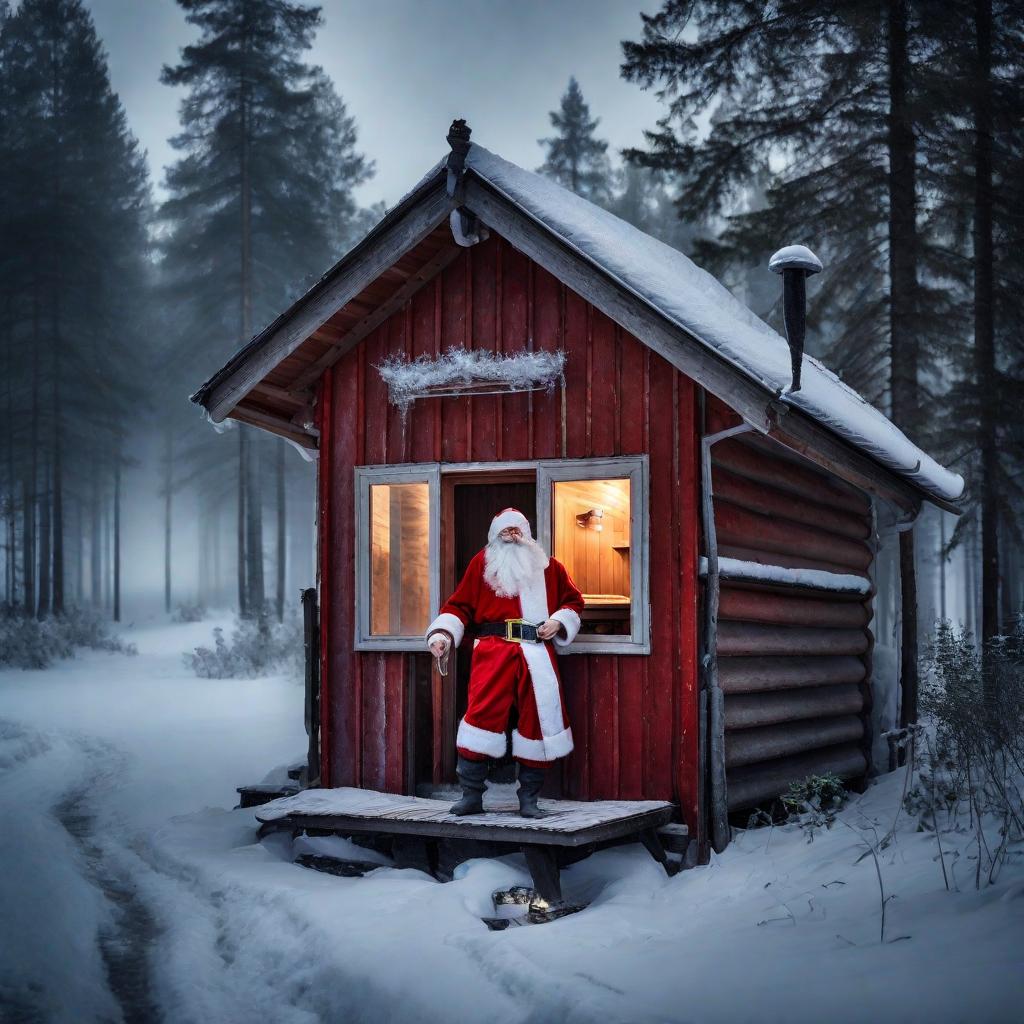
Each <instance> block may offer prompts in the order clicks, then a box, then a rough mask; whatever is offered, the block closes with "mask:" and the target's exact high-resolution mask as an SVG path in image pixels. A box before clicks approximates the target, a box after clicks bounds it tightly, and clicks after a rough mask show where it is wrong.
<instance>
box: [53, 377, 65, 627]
mask: <svg viewBox="0 0 1024 1024" xmlns="http://www.w3.org/2000/svg"><path fill="white" fill-rule="evenodd" d="M56 372H57V368H56V366H54V375H55V376H54V386H53V479H52V481H51V484H50V486H51V489H52V493H53V611H54V614H55V615H60V614H62V613H63V611H64V482H63V479H62V474H63V468H62V465H63V464H62V451H61V449H62V439H61V428H60V394H59V391H58V387H57V384H56Z"/></svg>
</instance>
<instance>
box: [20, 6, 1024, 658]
mask: <svg viewBox="0 0 1024 1024" xmlns="http://www.w3.org/2000/svg"><path fill="white" fill-rule="evenodd" d="M143 6H145V5H143ZM161 6H162V10H163V14H162V15H161V16H162V17H166V5H161ZM332 6H333V5H328V6H327V8H326V9H325V10H321V9H320V8H317V7H314V6H312V5H308V4H303V3H292V2H285V0H178V2H177V7H176V14H175V17H177V18H179V19H180V21H181V23H182V24H185V25H187V26H188V27H189V30H190V34H189V37H188V38H189V41H188V43H187V44H186V45H184V46H183V47H181V48H179V52H178V53H177V57H176V59H174V60H173V61H169V62H168V63H166V64H165V65H164V66H163V67H162V68H160V67H154V68H153V69H152V77H153V80H154V81H155V80H159V81H160V82H162V83H163V85H162V88H166V89H168V90H172V91H173V93H174V94H175V95H176V97H177V99H178V103H179V108H178V126H177V130H176V131H175V132H174V133H173V135H172V136H171V137H170V138H169V140H168V141H169V147H170V148H169V149H168V153H169V154H170V155H169V162H168V163H167V165H166V166H165V167H163V168H159V167H153V166H151V164H150V162H149V161H148V160H147V157H146V154H145V153H144V152H143V151H142V149H141V147H140V145H139V142H138V140H137V135H136V129H137V128H138V126H133V125H132V124H131V123H129V120H128V117H127V115H126V112H125V106H124V104H123V103H122V100H121V98H119V97H118V95H116V94H115V93H114V91H113V89H112V86H111V80H110V69H109V67H108V55H107V51H106V49H105V47H104V44H103V40H102V39H101V38H99V36H98V34H97V29H96V25H95V22H94V19H93V14H92V12H91V10H90V7H89V5H88V4H87V3H85V2H84V0H22V2H21V3H19V4H11V3H7V2H4V0H0V425H2V426H0V571H2V574H3V575H2V579H0V607H2V609H3V614H4V615H6V616H8V617H18V618H24V617H30V618H34V619H42V620H45V619H48V618H50V617H52V616H59V615H62V614H64V613H66V612H67V611H69V610H70V609H71V608H75V607H79V608H81V607H92V608H95V609H99V610H100V611H102V612H103V613H105V614H109V615H110V616H112V617H113V618H114V619H116V620H121V619H123V618H125V616H131V615H134V614H137V613H138V611H139V610H140V609H142V608H143V607H148V606H150V605H152V604H153V603H154V602H155V601H160V602H161V603H162V604H163V607H164V608H165V610H167V611H172V610H173V609H175V608H176V607H179V606H181V607H199V606H211V607H212V606H217V607H226V606H233V607H235V608H237V609H238V611H239V613H240V614H241V615H242V616H243V617H248V618H253V617H260V616H267V617H276V618H279V619H280V618H283V617H285V616H286V615H288V614H289V613H290V612H293V611H294V610H295V609H296V608H297V604H298V593H299V589H300V587H302V586H307V585H310V584H311V583H312V582H313V558H312V556H313V539H312V532H313V500H312V499H313V482H314V469H313V467H312V466H311V465H310V464H309V463H307V462H305V461H303V459H302V458H301V457H300V455H299V454H298V453H297V452H296V451H294V450H292V449H291V448H290V447H289V446H288V445H287V444H286V442H283V441H280V440H277V439H274V438H270V437H268V436H266V435H264V434H262V433H260V432H258V431H254V430H252V429H250V428H248V427H238V426H235V427H233V428H232V429H229V430H225V431H223V432H221V433H215V432H214V431H213V429H212V428H211V426H210V425H209V424H208V423H206V422H205V421H204V420H203V419H202V417H201V416H200V415H199V413H198V412H197V410H196V407H194V406H192V405H190V403H189V401H188V395H189V393H190V392H191V391H193V390H194V389H195V388H196V387H197V386H198V384H200V383H201V382H202V381H203V380H204V379H205V378H206V377H207V376H209V374H210V373H211V372H212V371H213V370H215V369H216V368H217V367H219V366H220V365H221V364H222V363H223V362H224V361H225V359H226V358H227V357H228V356H229V355H230V354H231V353H232V352H233V351H234V350H235V349H237V348H238V347H239V346H240V345H241V344H243V343H244V342H245V341H247V340H248V339H249V338H250V337H251V336H252V335H253V334H255V333H256V332H257V331H259V330H260V329H261V328H262V327H263V326H264V325H265V324H266V323H267V322H268V321H269V320H270V319H271V318H272V317H273V316H275V315H276V314H277V313H278V312H279V311H281V310H282V309H283V308H285V307H286V306H287V305H288V304H289V303H290V302H291V301H292V299H294V298H295V297H297V296H298V295H299V294H301V293H302V292H303V291H304V290H305V289H306V288H307V287H308V286H309V285H310V284H311V283H312V282H313V281H315V280H316V279H317V278H318V277H319V276H320V275H321V274H322V273H323V272H324V271H325V270H326V269H327V268H328V267H330V266H331V265H332V264H333V263H334V262H336V261H337V260H338V259H339V258H340V257H341V255H343V254H344V252H345V251H346V250H347V249H348V248H350V247H351V245H352V244H354V243H355V242H356V241H357V240H358V239H359V238H360V237H361V236H362V235H363V234H365V232H366V231H367V230H368V229H369V228H370V227H371V226H372V225H373V224H374V223H375V222H376V220H378V219H379V218H380V217H381V216H382V215H383V213H384V212H385V205H384V203H382V202H374V201H373V200H372V199H368V195H369V194H372V193H369V192H368V190H369V189H370V188H371V187H372V183H373V181H374V176H375V173H378V172H379V166H378V162H377V161H375V156H376V154H374V153H370V152H366V151H365V150H364V147H363V146H362V144H361V143H360V138H361V136H360V130H359V126H358V125H357V124H356V121H355V118H354V117H353V116H352V115H351V114H350V113H349V111H348V109H347V107H346V104H345V101H344V98H343V97H342V96H340V95H339V93H338V90H337V89H336V87H335V85H334V83H333V82H332V81H331V79H330V78H329V77H328V75H327V73H326V72H325V71H324V70H323V68H322V67H319V66H317V65H316V64H315V63H313V61H312V60H311V59H310V50H311V47H312V46H313V45H314V44H315V41H316V38H317V33H318V32H322V31H324V29H325V25H327V24H328V23H329V21H330V20H331V19H332V18H334V17H339V18H340V17H341V16H342V15H341V13H340V12H338V13H337V14H335V13H334V12H333V10H332ZM426 6H427V7H429V5H426ZM617 6H618V7H619V8H623V7H624V8H627V9H628V13H629V15H630V21H631V24H632V25H633V32H632V35H630V36H628V37H626V38H624V40H623V42H622V44H621V48H620V49H619V52H618V54H617V56H616V58H615V63H612V62H611V61H609V68H608V74H609V75H613V76H618V77H619V80H620V82H621V83H622V84H623V85H625V86H628V87H629V88H630V89H633V90H635V91H636V94H637V96H638V97H641V96H642V97H644V98H645V99H644V105H643V106H640V105H639V104H638V106H637V108H636V109H637V110H638V111H640V110H643V111H645V112H650V119H649V121H648V122H647V123H645V124H644V125H643V126H642V127H643V128H644V130H643V132H642V133H635V135H636V141H635V143H634V144H631V145H622V146H618V147H616V146H613V145H612V144H611V143H610V142H609V140H608V138H607V136H606V134H605V132H604V130H603V129H604V124H603V123H602V119H601V111H600V110H597V109H596V108H595V109H593V110H592V109H591V105H590V104H589V103H588V102H587V99H586V98H585V96H584V93H583V90H582V88H581V85H580V83H579V82H578V81H577V80H576V78H575V77H573V76H574V73H575V72H576V71H577V68H576V67H574V54H573V52H572V48H571V47H570V48H567V49H565V50H564V52H563V53H562V56H561V59H562V60H563V61H564V68H563V69H562V75H561V80H562V81H564V82H565V83H567V84H566V85H565V86H564V91H563V92H562V95H561V96H560V97H559V95H558V94H557V93H554V94H552V96H551V97H550V100H549V104H548V106H549V107H550V108H553V109H545V108H544V107H543V106H538V107H537V109H536V111H535V121H536V128H535V136H536V138H537V139H538V140H539V142H538V145H537V148H536V153H535V158H534V163H533V164H532V166H534V167H536V168H537V169H539V170H540V171H541V172H542V173H544V174H547V175H549V176H551V177H552V178H554V179H556V180H557V181H559V182H560V183H561V184H563V185H565V186H566V187H567V188H571V189H573V190H574V191H576V192H578V193H580V194H581V195H584V196H585V197H587V198H588V199H591V200H592V201H594V202H597V203H599V204H601V205H603V206H605V207H607V208H608V209H610V210H612V211H613V212H614V213H616V214H617V215H618V216H620V217H622V218H624V219H625V220H627V221H630V222H631V223H633V224H635V225H636V226H637V227H639V228H641V229H642V230H644V231H647V232H649V233H650V234H653V235H655V236H656V237H659V238H661V239H662V240H663V241H665V242H667V243H668V244H670V245H673V246H675V247H676V248H678V249H680V250H681V251H683V252H685V253H687V254H688V255H691V256H692V257H693V258H694V259H695V260H696V262H697V263H698V264H699V265H701V266H704V267H705V268H706V269H708V270H710V271H711V272H712V273H715V274H716V275H718V276H720V277H721V278H722V280H724V281H725V282H726V283H727V284H728V285H729V286H730V287H731V288H732V289H733V290H734V292H735V293H736V294H737V295H738V296H739V297H740V298H741V299H742V300H743V301H745V302H746V303H748V304H749V305H750V306H751V308H752V309H754V310H755V312H757V313H759V314H760V315H762V316H764V317H765V318H766V319H768V320H769V321H770V322H772V323H773V324H775V325H776V326H777V327H780V328H781V309H780V298H781V296H780V289H779V286H778V279H777V278H775V277H774V276H773V275H771V274H770V273H768V272H767V260H768V257H769V255H770V254H771V253H772V252H773V251H774V250H775V249H776V248H778V247H779V246H781V245H783V244H787V243H790V242H804V243H806V244H808V245H810V246H811V247H812V248H813V249H815V251H816V252H817V253H818V255H819V256H820V257H821V258H822V260H823V262H824V263H825V268H826V269H825V272H824V273H823V274H822V275H820V277H819V278H816V279H814V281H813V283H812V285H811V287H810V296H809V300H810V309H809V332H808V348H809V350H810V351H811V352H813V353H814V354H816V355H818V356H820V357H821V358H822V359H823V360H824V361H825V362H826V363H827V364H828V365H829V366H831V367H832V368H833V369H835V370H836V371H837V372H838V373H839V374H840V375H841V376H842V377H843V378H844V379H845V380H846V381H848V382H849V383H850V384H851V386H853V387H854V388H856V389H857V390H859V391H860V392H861V393H862V394H864V395H865V396H866V397H867V398H868V399H869V400H870V401H872V402H874V403H875V404H876V405H878V406H879V408H881V409H882V410H883V411H884V412H886V413H887V414H888V415H890V416H891V417H892V418H893V419H894V420H895V421H896V422H897V423H898V424H899V425H900V426H901V427H902V428H903V429H904V430H905V431H906V432H907V433H908V434H909V435H910V436H911V438H913V439H914V440H915V441H916V442H917V443H919V444H920V445H922V446H923V447H925V448H926V449H928V450H929V451H931V452H934V453H935V454H936V456H937V457H938V458H939V459H940V460H941V461H943V462H944V463H945V464H946V465H948V466H950V467H951V468H953V469H955V470H956V471H958V472H960V473H962V474H964V476H965V478H966V479H967V490H966V492H965V499H964V507H965V514H964V515H963V516H962V517H960V518H959V519H957V518H956V517H953V516H950V515H948V514H945V513H940V512H938V511H937V510H934V509H929V510H928V511H927V512H926V513H925V514H924V515H923V516H922V518H921V520H919V523H918V526H917V528H916V530H915V531H914V540H911V539H910V535H909V534H904V535H903V538H904V539H903V540H902V543H901V550H900V553H899V564H896V562H895V560H893V561H892V564H888V563H883V564H881V565H880V566H879V571H880V573H882V574H883V575H886V574H888V576H889V578H890V579H891V580H892V581H897V580H898V579H902V581H903V584H902V585H903V587H904V596H905V597H907V596H908V594H907V590H906V588H907V586H908V584H912V585H913V589H914V590H915V591H916V600H917V602H918V605H919V612H920V613H919V617H918V622H919V627H920V629H921V630H922V632H927V631H930V630H931V628H932V627H933V626H934V623H935V622H936V620H938V619H945V618H950V619H953V620H954V621H958V622H961V623H963V624H964V625H965V626H966V628H967V629H968V630H970V631H972V632H974V633H976V634H978V635H983V636H986V637H988V636H992V635H994V634H996V633H998V632H999V631H1000V630H1001V629H1003V628H1005V627H1006V626H1007V624H1008V623H1009V622H1010V621H1011V620H1013V619H1014V618H1015V617H1016V616H1017V615H1019V614H1020V611H1021V609H1022V607H1024V567H1022V552H1024V542H1022V535H1021V531H1020V525H1021V524H1020V517H1021V513H1022V511H1024V491H1022V483H1024V480H1022V475H1021V474H1022V471H1024V417H1022V416H1021V414H1020V408H1021V403H1022V400H1024V331H1022V327H1024V324H1022V311H1024V244H1022V242H1024V237H1022V234H1024V102H1022V96H1024V11H1022V9H1021V8H1020V6H1019V5H1016V4H1013V3H1008V2H1007V3H1004V2H999V0H950V2H948V3H944V4H941V5H938V4H933V3H925V2H914V0H874V2H866V0H839V2H836V0H831V2H828V3H824V2H823V3H811V4H807V3H796V2H788V0H782V2H776V3H773V4H763V5H759V4H749V3H741V2H733V0H686V2H683V0H665V2H664V3H662V5H661V7H660V8H658V9H654V10H653V11H652V13H649V14H645V13H642V12H640V11H639V10H636V9H634V8H633V7H632V5H630V4H620V5H617ZM653 6H654V5H653V4H652V7H653ZM385 7H387V5H385ZM548 8H549V9H553V10H554V11H555V14H554V16H553V17H554V20H555V21H557V20H558V13H557V12H558V7H557V5H555V6H554V7H553V8H552V5H548ZM155 9H156V8H155V6H154V11H155ZM579 13H580V8H579V4H576V3H567V4H566V5H565V11H564V17H565V20H566V23H567V24H566V26H564V27H566V28H571V27H572V25H571V17H577V16H578V15H579ZM423 17H424V18H425V19H426V20H427V21H429V10H427V11H425V12H424V13H423ZM154 25H156V21H155V20H154ZM385 28H386V26H385ZM385 35H386V33H385ZM363 42H364V44H365V40H364V41H363ZM375 42H376V44H377V45H378V46H380V48H381V51H380V52H381V55H382V56H381V58H380V60H381V61H383V62H386V55H387V53H388V49H387V42H388V40H387V38H386V37H385V36H382V37H380V38H377V39H376V40H375ZM521 56H522V57H523V59H525V55H521ZM576 57H577V63H579V64H587V66H588V67H589V66H590V64H592V61H590V62H589V63H588V62H587V61H585V60H584V59H583V57H582V55H579V54H577V55H576ZM505 102H506V104H511V105H513V106H518V101H517V100H516V99H515V97H514V95H510V97H509V98H508V99H507V100H506V101H505ZM401 103H402V97H400V96H390V97H383V98H382V103H381V107H380V110H379V111H377V112H376V114H375V116H376V117H377V118H378V119H381V120H385V119H387V118H389V117H392V116H394V115H393V110H394V108H395V107H400V105H401ZM464 113H466V111H465V110H460V109H453V110H451V111H450V112H449V118H448V119H450V117H451V116H459V115H461V114H464ZM525 114H526V116H529V110H526V112H525ZM516 116H517V117H518V118H520V119H521V118H522V117H523V116H524V110H523V109H522V107H519V108H518V109H517V111H516ZM471 123H473V122H472V121H471ZM434 127H435V129H436V136H437V146H436V153H434V154H432V156H431V158H430V161H432V160H433V159H436V158H438V157H440V156H441V155H442V154H443V152H444V141H443V135H444V131H445V130H446V128H447V119H444V120H443V122H439V123H438V124H437V125H436V126H434ZM473 127H474V129H476V134H475V138H479V140H480V141H481V142H482V143H483V144H484V145H489V146H490V147H491V148H493V149H495V150H497V151H498V152H503V150H502V145H501V139H500V136H499V134H498V129H499V125H497V124H495V125H493V126H490V125H486V124H477V123H473ZM396 134H398V135H400V134H401V133H400V131H396ZM505 155H508V156H510V157H512V158H513V159H515V158H516V157H515V155H514V154H512V153H507V152H506V153H505ZM390 159H391V163H392V164H394V163H396V160H395V159H394V158H390ZM430 161H425V162H423V166H420V165H419V163H416V164H415V166H414V165H412V163H411V162H410V163H408V166H406V163H407V162H408V161H403V160H398V161H397V163H398V164H400V166H399V168H398V170H397V171H396V169H395V167H393V166H390V165H389V168H388V174H389V179H388V180H389V181H396V180H398V181H402V182H404V183H406V184H407V185H411V184H412V183H413V182H415V181H416V180H417V179H418V178H419V176H420V175H421V174H422V173H423V171H424V170H426V168H427V166H429V162H430ZM520 162H522V161H521V160H520ZM528 166H530V165H528ZM388 198H389V199H390V200H391V202H394V201H396V200H397V199H398V198H399V196H398V195H393V196H389V197H388ZM143 567H144V568H145V571H141V569H142V568H143ZM134 570H140V571H137V572H136V571H134ZM128 574H131V578H132V579H137V580H138V581H139V582H138V585H137V587H136V588H135V589H132V590H131V593H130V594H128V595H126V593H125V585H124V581H125V579H126V577H127V575H128ZM898 586H899V584H898V583H897V584H896V587H897V589H898ZM910 596H913V595H910ZM129 598H130V599H129ZM897 628H898V625H897V618H896V615H895V609H894V607H890V606H887V605H886V604H885V603H884V602H883V603H882V604H880V607H879V608H878V619H877V621H876V624H875V632H876V635H878V636H879V638H880V642H882V643H891V642H892V641H893V639H894V631H895V630H896V629H897ZM887 636H888V639H887Z"/></svg>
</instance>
